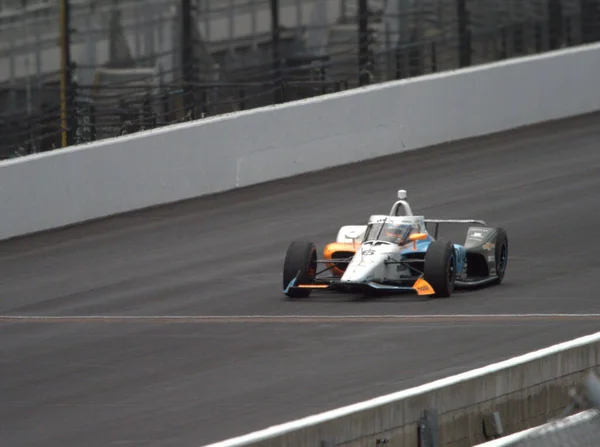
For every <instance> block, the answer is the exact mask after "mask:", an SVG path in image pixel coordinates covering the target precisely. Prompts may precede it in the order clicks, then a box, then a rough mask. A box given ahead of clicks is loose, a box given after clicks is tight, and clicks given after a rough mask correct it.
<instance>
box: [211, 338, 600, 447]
mask: <svg viewBox="0 0 600 447" xmlns="http://www.w3.org/2000/svg"><path fill="white" fill-rule="evenodd" d="M598 365H600V332H598V333H596V334H592V335H588V336H585V337H581V338H578V339H575V340H571V341H568V342H566V343H560V344H558V345H554V346H550V347H548V348H544V349H541V350H539V351H535V352H531V353H528V354H525V355H522V356H519V357H515V358H512V359H509V360H506V361H503V362H500V363H496V364H492V365H488V366H484V367H483V368H478V369H475V370H472V371H468V372H466V373H463V374H458V375H456V376H452V377H448V378H445V379H441V380H437V381H435V382H432V383H428V384H425V385H421V386H418V387H415V388H410V389H407V390H403V391H399V392H397V393H393V394H389V395H386V396H380V397H376V398H375V399H372V400H368V401H365V402H359V403H356V404H353V405H350V406H347V407H342V408H338V409H335V410H332V411H328V412H325V413H321V414H316V415H312V416H308V417H306V418H304V419H299V420H296V421H290V422H287V423H285V424H281V425H276V426H272V427H269V428H266V429H264V430H260V431H257V432H254V433H249V434H246V435H243V436H239V437H236V438H231V439H227V440H224V441H221V442H217V443H214V444H210V445H209V446H207V447H249V446H252V447H284V446H306V447H308V446H318V445H320V443H321V441H328V442H333V443H335V445H340V446H341V445H343V446H346V447H362V446H372V445H376V439H388V440H389V441H390V443H389V445H393V446H397V445H401V446H408V447H413V446H418V445H419V441H418V422H419V419H420V418H422V417H423V412H424V410H426V409H432V410H436V411H437V412H438V426H439V438H438V441H439V444H437V445H439V446H440V447H469V446H473V445H476V444H479V443H482V442H483V441H485V436H484V430H483V418H484V416H485V415H490V414H492V413H493V412H498V413H499V414H500V418H501V422H502V426H503V429H504V434H511V433H515V432H519V431H521V430H524V429H527V428H530V427H534V426H539V425H540V424H542V423H544V422H547V421H548V419H549V418H552V417H556V416H558V415H560V414H562V412H563V411H564V410H565V408H566V407H567V405H568V404H569V403H570V402H571V401H570V397H569V388H570V387H574V386H580V385H581V384H582V382H583V381H584V380H585V378H586V376H587V375H588V374H589V373H590V372H591V371H593V370H594V368H596V367H597V366H598ZM580 427H581V426H580ZM596 439H598V434H597V433H596ZM499 443H500V441H499ZM553 445H554V444H553ZM556 445H559V444H556ZM582 445H583V444H582Z"/></svg>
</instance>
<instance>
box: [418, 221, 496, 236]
mask: <svg viewBox="0 0 600 447" xmlns="http://www.w3.org/2000/svg"><path fill="white" fill-rule="evenodd" d="M424 221H425V224H434V228H435V229H434V234H433V237H434V238H435V239H437V236H438V231H439V228H440V224H443V223H450V224H476V225H482V226H484V227H487V224H486V223H485V222H484V221H483V220H477V219H424Z"/></svg>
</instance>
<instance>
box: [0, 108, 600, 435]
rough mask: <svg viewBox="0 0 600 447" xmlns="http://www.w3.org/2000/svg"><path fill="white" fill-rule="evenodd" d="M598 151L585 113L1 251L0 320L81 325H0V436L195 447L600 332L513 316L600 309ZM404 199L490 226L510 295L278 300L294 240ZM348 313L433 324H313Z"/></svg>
mask: <svg viewBox="0 0 600 447" xmlns="http://www.w3.org/2000/svg"><path fill="white" fill-rule="evenodd" d="M599 142H600V115H591V116H586V117H583V118H578V119H574V120H568V121H563V122H558V123H551V124H547V125H544V126H538V127H534V128H529V129H525V130H520V131H516V132H511V133H507V134H503V135H498V136H492V137H486V138H482V139H477V140H472V141H469V142H461V143H457V144H449V145H444V146H439V147H436V148H431V149H427V150H420V151H416V152H412V153H405V154H401V155H399V156H393V157H387V158H384V159H379V160H376V161H372V162H368V163H363V164H362V165H353V166H348V167H343V168H338V169H334V170H331V171H326V172H322V173H318V174H310V175H306V176H302V177H297V178H293V179H287V180H284V181H279V182H274V183H270V184H266V185H261V186H257V187H252V188H248V189H245V190H238V191H234V192H229V193H226V194H222V195H217V196H212V197H207V198H201V199H197V200H193V201H190V202H186V203H182V204H177V205H172V206H168V207H164V208H157V209H153V210H148V211H144V212H138V213H134V214H130V215H124V216H120V217H117V218H112V219H108V220H104V221H99V222H95V223H91V224H86V225H82V226H78V227H72V228H69V229H65V230H61V231H55V232H50V233H46V234H40V235H34V236H30V237H26V238H22V239H16V240H13V241H7V242H4V243H2V244H0V271H1V272H2V282H1V286H0V316H4V317H6V316H22V317H27V316H29V317H32V316H36V317H44V316H46V317H63V316H78V317H81V318H77V319H73V320H71V319H65V318H55V319H46V320H44V319H27V318H24V319H21V320H16V321H15V320H7V319H6V318H4V319H0V340H1V341H0V376H1V377H0V378H1V381H0V440H1V442H0V443H1V444H2V445H6V446H46V447H49V446H65V445H86V446H107V445H115V446H122V445H136V446H138V445H158V446H198V445H202V444H205V443H208V442H211V441H217V440H221V439H224V438H227V437H230V436H234V435H240V434H244V433H246V432H248V431H251V430H256V429H261V428H264V427H266V426H269V425H272V424H276V423H281V422H286V421H288V420H290V419H295V418H298V417H302V416H307V415H309V414H313V413H316V412H320V411H324V410H328V409H332V408H336V407H338V406H341V405H346V404H351V403H354V402H357V401H360V400H364V399H367V398H370V397H374V396H377V395H381V394H385V393H389V392H394V391H398V390H400V389H404V388H407V387H410V386H414V385H418V384H422V383H426V382H429V381H431V380H434V379H437V378H441V377H445V376H448V375H452V374H456V373H459V372H462V371H466V370H469V369H472V368H475V367H479V366H483V365H485V364H488V363H491V362H495V361H500V360H504V359H506V358H509V357H512V356H515V355H518V354H522V353H525V352H528V351H531V350H535V349H538V348H542V347H546V346H548V345H551V344H554V343H558V342H562V341H565V340H568V339H571V338H574V337H577V336H581V335H585V334H589V333H593V332H596V331H598V330H599V329H600V319H599V318H598V317H597V316H596V317H594V316H591V317H589V318H583V317H564V316H563V317H561V316H554V317H538V318H537V319H533V318H529V317H526V318H518V317H517V315H519V314H520V315H523V314H531V313H536V314H540V313H541V314H550V313H553V314H597V313H600V295H599V294H598V288H599V285H598V284H599V282H598V278H600V255H599V252H598V243H599V242H600V240H599V237H598V228H600V211H599V209H598V205H600V151H599V150H598V147H599ZM399 188H405V189H407V190H408V193H409V200H410V202H411V204H412V206H413V210H414V211H415V212H418V213H423V214H425V215H426V216H427V217H430V218H435V217H437V218H479V219H484V220H486V221H487V222H488V223H489V224H490V225H498V226H503V227H504V228H505V229H506V230H507V232H508V236H509V243H510V254H509V256H510V259H509V267H508V272H507V275H506V279H505V282H504V283H503V284H502V285H501V286H499V287H493V288H488V289H484V290H479V291H475V292H468V293H459V294H456V295H455V296H453V297H452V298H451V299H448V300H431V299H422V298H418V297H412V296H410V297H409V296H407V297H387V298H381V299H377V300H372V301H365V300H361V299H359V298H357V297H339V296H337V297H336V296H330V295H322V294H321V295H315V296H314V297H313V298H311V299H309V300H302V301H288V300H285V299H282V297H283V295H282V294H281V269H282V261H283V256H284V253H285V250H286V248H287V246H288V244H289V243H290V241H291V240H292V239H298V238H309V239H311V240H314V241H315V242H316V243H317V244H318V246H319V248H320V249H321V248H322V247H323V244H324V243H326V242H328V241H329V240H331V239H332V238H333V237H335V234H336V232H337V230H338V228H339V226H341V225H343V224H353V223H358V224H360V223H364V222H365V220H366V218H367V216H368V215H369V214H374V213H385V212H387V211H388V210H389V208H390V206H391V204H392V202H393V201H394V199H395V194H396V191H397V190H398V189H399ZM456 314H471V315H473V314H477V315H484V316H485V315H498V314H509V315H508V316H504V317H501V318H500V317H479V318H464V317H463V318H455V317H452V315H456ZM210 315H213V316H236V315H237V316H252V315H254V316H257V315H262V316H265V318H258V319H255V320H251V319H239V320H235V319H226V318H216V319H214V320H211V319H208V318H200V317H202V316H210ZM293 315H305V316H309V317H307V318H305V319H297V318H296V319H295V318H293V317H286V316H293ZM352 315H354V316H361V315H363V316H365V315H425V316H427V315H446V316H444V317H440V319H439V320H435V319H433V318H423V319H415V320H411V319H396V320H395V319H393V318H387V319H382V320H381V321H377V319H374V318H371V319H361V318H360V317H357V318H353V319H347V320H344V318H324V319H318V318H313V317H310V316H321V317H327V316H342V317H343V316H352ZM511 315H513V316H511ZM90 316H113V317H114V319H112V320H111V319H106V320H98V319H93V318H87V317H90ZM127 316H129V317H133V316H155V317H161V316H162V317H164V316H188V317H194V318H188V319H183V320H176V319H166V318H154V319H146V320H136V319H127V318H118V317H127ZM268 316H271V317H273V316H280V317H279V318H267V317H268Z"/></svg>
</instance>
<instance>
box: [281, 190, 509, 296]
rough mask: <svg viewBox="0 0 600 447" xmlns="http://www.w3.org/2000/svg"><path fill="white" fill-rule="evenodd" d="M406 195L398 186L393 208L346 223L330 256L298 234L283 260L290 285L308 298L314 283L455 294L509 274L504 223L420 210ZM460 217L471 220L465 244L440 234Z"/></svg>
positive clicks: (355, 289) (353, 289)
mask: <svg viewBox="0 0 600 447" xmlns="http://www.w3.org/2000/svg"><path fill="white" fill-rule="evenodd" d="M406 197H407V194H406V191H405V190H400V191H398V200H397V201H396V202H395V203H394V205H393V206H392V209H391V211H390V213H389V215H387V216H386V215H372V216H370V218H369V220H368V223H367V225H346V226H343V227H342V228H341V229H340V230H339V232H338V235H337V238H336V241H335V242H332V243H330V244H328V245H327V246H326V247H325V248H324V250H323V259H319V258H318V256H317V248H316V246H315V244H314V243H312V242H309V241H294V242H292V244H291V245H290V246H289V248H288V250H287V253H286V256H285V261H284V266H283V289H284V290H283V293H284V294H285V295H287V296H289V297H292V298H306V297H308V296H309V295H310V294H311V293H312V292H313V291H314V290H326V291H334V292H342V293H363V294H365V295H371V294H373V293H374V292H376V291H378V290H379V291H388V292H398V293H400V292H409V293H413V294H414V293H416V294H418V295H426V296H432V297H449V296H451V295H452V293H453V291H454V290H455V289H460V288H463V289H465V288H474V287H481V286H485V285H491V284H500V283H501V282H502V280H503V279H504V274H505V272H506V265H507V260H508V238H507V235H506V231H505V230H504V229H502V228H494V227H489V226H488V225H487V224H486V223H485V222H484V221H481V220H457V219H445V220H439V219H435V220H432V219H425V218H424V216H415V215H413V213H412V209H411V207H410V205H409V204H408V202H407V200H406ZM457 223H458V224H468V225H470V226H469V227H468V229H467V234H466V238H465V243H464V245H460V244H455V243H452V242H451V241H445V240H442V239H439V240H438V232H439V227H440V225H442V224H457ZM431 226H432V227H433V231H432V233H433V234H431V233H430V232H429V230H428V227H431ZM320 266H323V268H321V269H320V268H319V267H320ZM325 272H329V276H324V275H323V274H324V273H325Z"/></svg>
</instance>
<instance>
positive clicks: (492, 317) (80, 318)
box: [0, 313, 600, 323]
mask: <svg viewBox="0 0 600 447" xmlns="http://www.w3.org/2000/svg"><path fill="white" fill-rule="evenodd" d="M500 320H508V321H519V320H529V321H530V320H600V314H598V313H589V314H584V313H573V314H567V313H548V314H539V313H532V314H455V315H452V314H442V315H439V314H430V315H427V314H422V315H149V316H143V315H77V316H50V315H0V323H36V322H39V323H53V322H54V323H68V322H72V323H91V322H108V323H110V322H114V323H119V322H142V323H153V322H155V323H319V322H324V323H335V322H340V323H346V322H411V321H415V322H436V321H437V322H460V321H472V322H477V321H500Z"/></svg>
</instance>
